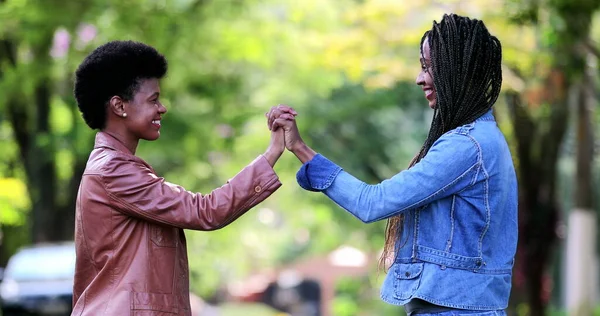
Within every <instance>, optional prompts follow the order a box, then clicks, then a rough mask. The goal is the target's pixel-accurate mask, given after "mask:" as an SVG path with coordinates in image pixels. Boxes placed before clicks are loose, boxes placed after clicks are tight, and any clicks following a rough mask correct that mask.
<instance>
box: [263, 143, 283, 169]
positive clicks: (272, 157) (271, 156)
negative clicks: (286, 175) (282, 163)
mask: <svg viewBox="0 0 600 316" xmlns="http://www.w3.org/2000/svg"><path fill="white" fill-rule="evenodd" d="M281 154H282V152H278V151H276V150H274V149H273V148H272V147H269V148H267V150H266V151H265V153H264V154H263V156H264V157H265V159H267V161H268V162H269V165H271V167H273V166H275V163H276V162H277V160H278V159H279V157H280V156H281Z"/></svg>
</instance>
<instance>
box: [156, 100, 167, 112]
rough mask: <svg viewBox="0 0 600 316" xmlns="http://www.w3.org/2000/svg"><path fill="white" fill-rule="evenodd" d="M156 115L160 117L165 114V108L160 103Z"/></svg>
mask: <svg viewBox="0 0 600 316" xmlns="http://www.w3.org/2000/svg"><path fill="white" fill-rule="evenodd" d="M158 113H160V114H161V115H162V114H165V113H167V108H166V107H165V106H164V105H163V104H162V103H160V102H159V103H158Z"/></svg>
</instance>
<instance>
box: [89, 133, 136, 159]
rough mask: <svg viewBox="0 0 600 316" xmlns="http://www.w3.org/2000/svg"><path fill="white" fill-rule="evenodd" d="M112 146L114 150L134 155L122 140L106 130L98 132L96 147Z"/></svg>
mask: <svg viewBox="0 0 600 316" xmlns="http://www.w3.org/2000/svg"><path fill="white" fill-rule="evenodd" d="M102 147H104V148H110V149H113V150H117V151H121V152H124V153H126V154H130V155H133V153H132V152H131V151H130V150H129V149H127V147H125V145H124V144H123V143H121V141H119V140H118V139H116V138H115V137H113V136H112V135H110V134H108V133H105V132H98V133H96V142H95V144H94V148H102Z"/></svg>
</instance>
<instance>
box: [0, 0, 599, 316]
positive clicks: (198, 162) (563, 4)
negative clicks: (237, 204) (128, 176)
mask: <svg viewBox="0 0 600 316" xmlns="http://www.w3.org/2000/svg"><path fill="white" fill-rule="evenodd" d="M586 1H587V2H586ZM554 2H556V3H558V4H560V5H558V4H557V6H556V8H558V9H552V10H551V9H549V8H547V6H548V3H554ZM559 2H560V3H559ZM568 2H569V1H566V0H564V1H563V0H561V1H558V0H553V1H515V0H509V1H506V5H505V6H490V5H489V3H488V2H487V1H483V0H473V1H470V2H469V4H468V5H461V3H460V2H456V1H444V2H443V5H440V3H439V1H421V2H413V3H408V2H406V1H404V2H403V1H375V0H372V1H355V0H326V1H323V0H303V1H295V0H264V1H258V0H251V1H239V0H225V1H201V0H174V1H167V0H130V1H119V0H110V1H100V0H88V1H67V0H45V1H32V0H3V1H2V0H0V41H2V44H3V45H2V46H0V47H2V48H1V49H0V91H2V97H0V224H2V225H3V226H2V227H4V228H3V233H4V235H5V238H4V239H3V242H4V244H3V247H4V249H7V250H8V251H9V252H10V251H12V250H13V249H16V247H17V246H18V245H19V244H23V243H25V242H28V240H30V239H31V235H32V234H33V233H35V232H31V234H30V231H29V230H28V228H26V227H28V224H29V223H30V222H31V221H33V220H35V219H36V216H37V215H34V213H35V212H34V211H33V210H34V208H35V205H38V204H40V200H39V198H38V197H37V195H35V192H37V190H38V189H39V188H38V187H36V181H38V180H39V177H37V176H38V174H32V173H31V170H36V169H35V168H34V169H30V168H31V166H32V165H34V166H36V164H35V163H31V162H27V161H24V158H23V149H25V152H29V151H30V150H31V151H32V152H33V153H37V155H35V156H36V157H35V158H36V159H34V160H32V161H34V162H44V161H45V162H50V166H53V168H54V172H55V177H56V179H55V180H53V181H52V182H51V183H42V186H44V187H46V188H52V194H53V196H54V198H55V199H56V201H57V202H56V205H55V207H54V208H53V210H54V211H56V214H51V215H52V216H53V217H57V218H59V219H61V220H62V219H63V218H66V217H69V216H70V217H71V218H72V216H73V213H74V212H73V209H72V203H73V202H74V194H75V193H76V189H77V186H76V184H77V182H78V181H77V180H76V179H77V176H78V174H79V173H80V171H81V168H82V167H83V166H84V165H85V161H86V160H87V157H88V155H89V152H90V150H91V146H92V144H93V137H94V132H93V131H90V130H89V129H88V128H87V126H86V125H85V123H84V122H83V120H82V119H81V117H80V115H79V112H78V110H77V106H76V103H75V100H74V98H73V96H72V86H73V73H74V71H75V69H76V67H77V65H78V64H79V63H80V62H81V61H82V59H83V58H84V57H85V56H86V55H87V54H88V53H89V52H90V51H91V50H92V49H93V48H95V47H96V46H98V45H100V44H103V43H105V42H106V41H109V40H114V39H133V40H138V41H142V42H145V43H148V44H150V45H153V46H155V47H156V48H157V49H158V50H159V51H161V52H162V53H163V54H164V55H165V56H166V57H167V59H168V60H169V73H168V75H167V77H166V78H165V79H164V80H163V81H162V83H161V88H162V91H161V98H162V99H163V100H162V101H163V103H164V104H165V105H166V106H167V108H168V110H169V112H168V113H167V115H165V118H164V120H163V127H162V135H161V139H160V140H158V141H157V142H152V143H150V142H142V143H140V146H139V149H138V155H139V156H141V157H142V158H143V159H145V160H147V161H148V162H149V163H150V164H151V165H152V166H153V167H154V168H155V169H156V170H157V172H158V173H159V174H160V175H162V176H164V177H165V178H166V179H167V180H168V181H171V182H174V183H177V184H180V185H182V186H184V187H185V188H186V189H188V190H191V191H198V192H202V193H209V192H210V191H211V190H213V189H214V188H216V187H219V186H220V185H222V184H223V183H225V182H226V181H227V179H229V178H231V177H232V176H234V175H235V174H236V173H237V172H238V171H239V170H240V169H241V168H242V167H243V166H245V165H246V164H248V163H249V162H251V161H252V160H253V159H254V158H256V157H257V156H258V155H259V154H261V153H262V152H263V151H264V150H265V149H266V147H267V145H268V142H269V136H270V135H269V132H268V130H267V128H266V124H265V119H264V116H263V114H264V113H265V112H266V111H268V109H269V107H270V106H273V105H276V104H279V103H285V104H289V105H291V106H293V107H295V108H296V109H297V110H298V112H299V113H300V114H299V116H298V117H297V120H298V124H299V127H300V130H301V133H302V135H303V137H304V138H305V140H306V141H307V143H309V144H310V145H311V146H312V147H313V148H314V149H315V150H317V151H319V152H320V153H323V154H324V155H326V156H327V157H329V158H331V159H332V160H333V161H336V162H338V163H339V164H340V165H341V166H342V167H343V168H344V169H345V170H347V171H349V172H351V173H352V174H354V175H356V176H357V177H358V178H360V179H362V180H364V181H366V182H368V183H377V182H378V181H381V180H382V179H385V178H389V177H391V176H393V175H394V174H396V173H397V172H399V171H401V170H403V169H404V168H405V167H406V166H407V165H408V163H409V161H410V160H411V158H412V157H413V156H414V154H415V153H416V152H417V151H418V149H419V148H420V146H421V144H422V142H423V140H424V139H425V136H426V133H427V130H428V126H429V123H430V119H431V117H430V115H431V111H430V110H429V109H428V108H427V106H426V102H425V100H424V99H423V94H422V91H420V89H419V88H418V87H417V86H416V85H415V84H414V78H415V77H416V75H417V73H418V71H419V62H418V58H419V56H418V54H419V48H418V43H419V40H420V39H421V36H422V34H423V32H424V31H425V30H427V29H428V28H429V27H431V21H432V20H433V19H437V20H439V19H440V18H441V16H442V12H445V11H447V10H453V11H455V12H457V13H461V14H468V15H471V16H475V17H478V18H483V19H484V20H485V21H486V24H487V25H488V27H489V28H490V30H491V31H492V33H494V34H496V35H498V37H499V38H500V39H501V41H502V42H503V47H504V61H505V65H506V71H505V80H504V82H505V87H504V88H505V89H507V90H511V91H516V92H518V93H523V95H526V92H527V91H531V90H532V87H535V86H536V85H538V86H540V85H542V84H544V83H543V82H542V81H541V80H539V79H538V78H542V77H544V76H546V75H547V74H548V72H549V69H550V67H551V66H552V65H553V62H555V61H556V60H557V59H556V57H557V56H554V55H553V53H552V51H550V50H548V48H549V47H554V46H555V45H557V44H558V43H561V42H562V41H564V33H561V32H562V30H567V28H566V27H567V26H568V25H570V24H569V21H568V20H565V19H564V17H563V16H562V15H561V13H560V12H567V11H569V10H571V9H573V6H572V5H570V4H569V3H568ZM577 3H580V4H582V5H590V7H589V8H588V7H586V8H588V9H589V10H593V9H594V8H597V7H593V4H594V3H595V1H592V0H580V1H577ZM540 6H541V7H540ZM492 7H493V8H492ZM499 7H501V8H502V10H499V9H498V8H499ZM540 8H541V9H540ZM561 8H562V9H564V10H563V11H560V10H562V9H561ZM559 9H560V10H559ZM540 13H542V14H540ZM510 21H517V22H518V24H517V25H515V24H509V22H510ZM535 25H538V27H539V28H538V29H536V28H535V27H534V26H535ZM594 34H596V35H597V34H600V33H598V29H596V33H594ZM596 37H597V36H596ZM61 39H62V42H61ZM60 43H62V44H60ZM8 44H10V45H8ZM59 44H60V45H59ZM7 47H12V51H11V50H10V49H7ZM532 51H535V52H536V53H535V54H532V53H531V52H532ZM10 53H13V54H10ZM44 84H47V85H48V88H49V91H50V95H49V98H48V102H49V105H50V111H49V113H48V116H47V118H46V119H45V120H43V117H42V115H41V114H40V112H39V106H38V105H39V104H38V102H37V100H38V99H37V98H36V91H38V89H39V88H40V87H41V86H43V85H44ZM500 110H502V109H500ZM551 110H552V109H551V108H550V107H549V106H548V105H546V104H544V105H542V106H540V107H539V108H537V110H536V111H533V112H532V113H533V114H534V115H535V117H536V118H542V119H543V118H544V117H547V116H548V115H549V112H551ZM15 115H17V116H18V115H21V116H22V117H24V118H25V119H24V120H22V121H20V122H19V123H18V124H15V123H14V118H15V117H16V116H15ZM504 116H506V114H504ZM19 117H20V116H19ZM500 117H502V114H501V115H500ZM40 118H42V119H40ZM38 120H41V121H43V122H44V123H47V124H48V129H49V131H41V130H39V129H38V128H37V125H36V123H37V122H38ZM500 124H501V126H502V128H503V130H504V131H505V132H507V136H508V138H509V139H512V140H514V138H515V137H516V136H515V135H514V134H513V133H512V129H511V128H510V126H509V125H510V124H508V120H504V121H500ZM541 128H542V129H543V128H547V127H545V126H541ZM19 132H24V133H25V134H26V135H27V136H28V137H30V140H31V143H32V144H36V146H30V148H22V147H21V144H20V143H19V142H18V140H19V136H20V134H19ZM37 158H39V159H37ZM517 163H518V162H517ZM298 167H299V162H298V161H297V159H296V158H295V157H293V155H291V154H289V153H286V154H284V156H283V157H282V158H281V159H280V161H279V162H278V164H277V165H276V167H275V170H276V172H277V174H278V175H279V177H280V179H281V181H282V183H283V187H282V188H281V189H280V190H279V191H277V192H276V193H275V194H274V195H273V196H272V197H271V198H269V199H268V200H267V201H265V202H264V203H262V204H261V205H259V206H258V207H256V208H255V209H253V210H251V211H250V212H249V213H248V214H246V215H244V216H243V217H241V218H240V219H239V220H238V221H236V222H235V223H233V224H231V225H230V226H228V227H226V228H224V229H222V230H219V231H216V232H186V235H187V237H188V247H189V258H190V268H191V275H192V277H191V283H192V289H193V291H195V292H196V293H198V294H201V295H202V296H203V297H208V296H211V295H212V294H213V293H214V292H215V290H216V289H217V288H219V287H221V286H223V285H224V284H227V283H228V282H231V281H236V280H240V279H243V278H244V277H246V276H247V275H249V274H252V273H258V272H262V271H265V270H268V269H271V268H275V267H278V266H280V265H282V264H288V263H291V262H294V261H296V260H298V259H299V258H304V257H309V256H312V255H317V254H324V253H327V252H330V251H331V250H333V249H335V248H337V247H339V246H340V245H342V244H347V245H351V246H354V247H357V248H360V249H362V250H364V251H366V252H367V253H369V254H370V256H371V257H370V259H372V261H373V262H375V261H376V259H377V257H376V256H377V255H376V254H377V253H378V252H379V250H380V249H381V247H382V245H383V238H384V234H383V233H384V225H385V223H384V222H383V221H382V222H378V223H373V224H370V225H365V224H363V223H361V222H360V221H359V220H357V219H355V218H354V217H352V216H351V215H349V214H348V213H347V212H345V211H344V210H342V209H341V208H339V207H338V206H337V205H335V204H334V203H333V202H331V201H329V200H328V199H326V198H325V197H324V196H323V195H321V194H314V193H309V192H306V191H304V190H302V189H300V188H299V187H298V186H297V185H296V180H295V172H296V170H297V168H298ZM37 171H39V170H37ZM73 179H75V180H73ZM73 181H75V182H73ZM73 183H75V185H73ZM70 203H71V204H70ZM60 208H63V209H64V208H68V210H67V213H59V211H58V209H60ZM69 208H70V209H69ZM35 214H37V213H35ZM56 227H59V226H56ZM46 228H47V229H58V228H55V227H54V226H53V225H47V227H46ZM64 230H65V231H68V232H69V233H70V232H71V231H72V228H71V227H66V228H65V229H64ZM1 260H2V258H0V261H1ZM372 275H373V276H375V275H377V272H376V271H373V273H372ZM382 278H383V275H382V276H380V277H379V278H376V277H371V278H369V280H368V282H367V281H365V280H362V281H365V282H361V284H358V283H353V282H359V281H347V283H344V284H346V285H345V286H344V285H343V284H342V285H340V286H341V287H340V289H339V290H340V292H339V293H340V296H339V297H338V299H336V301H335V304H334V305H335V310H336V315H357V314H358V312H359V311H360V312H362V313H367V314H368V313H369V312H370V313H371V314H372V315H387V314H398V315H399V314H400V313H401V310H402V309H401V308H400V309H399V308H397V307H394V306H389V305H387V304H384V303H382V302H380V301H379V300H378V298H377V295H376V292H377V288H378V287H379V283H380V281H381V279H382ZM345 282H346V281H345ZM359 285H360V286H359ZM359 299H360V300H359ZM357 302H361V303H360V304H358V303H357ZM367 314H365V315H367Z"/></svg>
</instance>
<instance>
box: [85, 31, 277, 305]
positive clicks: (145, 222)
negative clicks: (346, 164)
mask: <svg viewBox="0 0 600 316" xmlns="http://www.w3.org/2000/svg"><path fill="white" fill-rule="evenodd" d="M166 72H167V61H166V59H165V57H164V56H162V55H161V54H160V53H159V52H157V51H156V49H154V48H152V47H150V46H148V45H145V44H142V43H138V42H132V41H113V42H109V43H106V44H104V45H102V46H100V47H98V48H97V49H95V50H94V51H93V52H92V53H91V54H90V55H89V56H87V57H86V58H85V59H84V61H83V62H82V63H81V65H80V66H79V68H78V69H77V71H76V79H75V91H74V93H75V98H76V99H77V104H78V107H79V109H80V111H81V113H82V116H83V119H84V120H85V122H86V123H87V125H88V126H89V127H90V128H92V129H95V130H98V132H97V134H96V140H95V145H94V149H93V150H92V152H91V154H90V157H89V160H88V162H87V166H86V169H85V171H84V174H83V178H82V180H81V184H80V187H79V194H78V197H77V207H76V221H75V244H76V254H77V256H76V268H75V282H74V289H73V315H173V314H176V315H190V314H191V311H190V299H189V276H188V275H189V270H188V258H187V247H186V239H185V235H184V231H183V230H184V229H193V230H204V231H208V230H216V229H220V228H222V227H224V226H226V225H228V224H230V223H231V222H233V221H234V220H236V219H237V218H239V217H240V216H242V215H243V214H244V213H245V212H247V211H248V210H249V209H251V208H252V207H254V206H255V205H257V204H258V203H260V202H261V201H263V200H264V199H266V198H267V197H268V196H270V195H271V194H272V193H273V192H274V191H275V190H277V189H278V188H279V187H280V186H281V183H280V182H279V179H278V177H277V175H276V174H275V172H274V171H273V165H274V164H275V162H276V161H277V160H278V159H279V157H280V156H281V154H282V152H283V150H284V140H283V133H282V131H278V132H271V142H270V144H269V145H268V147H267V149H266V151H265V153H264V154H262V155H260V156H258V157H257V158H256V159H255V160H254V161H253V162H251V163H250V164H249V165H248V166H246V167H245V168H243V169H242V170H241V171H240V172H239V173H238V174H237V175H235V176H234V177H233V178H232V179H230V180H229V181H228V182H227V183H226V184H224V185H223V186H221V187H220V188H217V189H215V190H213V191H212V192H211V193H209V194H206V195H203V194H200V193H194V192H189V191H187V190H186V189H184V188H182V187H181V186H178V185H175V184H173V183H169V182H167V181H165V179H163V178H162V177H160V176H158V175H157V174H156V172H155V171H154V170H153V169H152V167H151V166H150V165H148V163H146V162H145V161H144V160H142V159H141V158H139V157H137V156H136V155H135V152H136V148H137V146H138V143H139V141H140V140H148V141H153V140H156V139H158V138H159V136H160V128H161V122H162V121H161V120H162V118H163V116H164V115H165V113H167V109H166V108H165V106H164V105H163V104H162V103H161V101H160V85H159V83H160V80H161V78H163V77H164V76H165V74H166Z"/></svg>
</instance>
